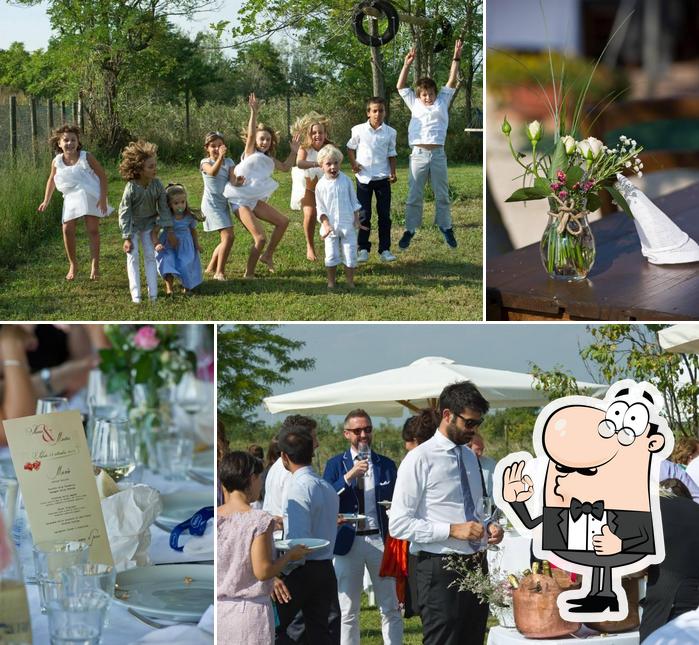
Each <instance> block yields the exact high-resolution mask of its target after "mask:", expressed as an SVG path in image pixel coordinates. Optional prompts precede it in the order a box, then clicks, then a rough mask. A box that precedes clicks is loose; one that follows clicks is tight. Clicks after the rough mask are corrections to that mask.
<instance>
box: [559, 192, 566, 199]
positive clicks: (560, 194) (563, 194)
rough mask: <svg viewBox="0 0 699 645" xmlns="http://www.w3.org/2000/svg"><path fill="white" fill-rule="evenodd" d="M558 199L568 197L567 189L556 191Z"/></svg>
mask: <svg viewBox="0 0 699 645" xmlns="http://www.w3.org/2000/svg"><path fill="white" fill-rule="evenodd" d="M558 197H559V199H568V191H567V190H562V191H561V192H560V193H558Z"/></svg>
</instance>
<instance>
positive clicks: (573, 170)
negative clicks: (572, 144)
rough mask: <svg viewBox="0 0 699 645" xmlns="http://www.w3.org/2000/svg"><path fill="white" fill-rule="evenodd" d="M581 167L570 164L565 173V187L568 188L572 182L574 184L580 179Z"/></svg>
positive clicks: (571, 185)
mask: <svg viewBox="0 0 699 645" xmlns="http://www.w3.org/2000/svg"><path fill="white" fill-rule="evenodd" d="M582 176H583V169H582V168H580V166H571V167H570V168H568V172H567V173H566V187H567V188H568V189H569V190H570V189H571V188H572V187H573V184H576V183H577V182H579V181H580V180H581V179H582Z"/></svg>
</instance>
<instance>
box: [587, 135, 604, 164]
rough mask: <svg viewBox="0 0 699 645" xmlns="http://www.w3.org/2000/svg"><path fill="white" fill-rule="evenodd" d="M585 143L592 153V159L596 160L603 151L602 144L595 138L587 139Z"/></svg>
mask: <svg viewBox="0 0 699 645" xmlns="http://www.w3.org/2000/svg"><path fill="white" fill-rule="evenodd" d="M587 142H588V143H589V144H590V150H591V151H592V158H593V159H597V158H598V157H599V156H600V155H601V154H602V150H603V149H604V143H602V142H601V141H600V140H599V139H595V137H588V138H587Z"/></svg>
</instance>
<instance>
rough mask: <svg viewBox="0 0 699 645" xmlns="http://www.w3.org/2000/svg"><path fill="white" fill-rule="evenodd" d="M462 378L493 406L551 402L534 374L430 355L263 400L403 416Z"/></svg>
mask: <svg viewBox="0 0 699 645" xmlns="http://www.w3.org/2000/svg"><path fill="white" fill-rule="evenodd" d="M457 381H471V382H472V383H473V384H474V385H475V386H476V387H477V388H478V389H479V390H480V392H481V394H483V396H484V397H485V398H486V399H487V400H488V401H489V402H490V405H491V407H493V408H513V407H541V406H544V405H546V403H548V399H547V398H546V396H545V394H544V393H543V392H540V391H537V390H535V389H534V378H533V377H532V376H531V375H530V374H522V373H519V372H510V371H507V370H495V369H488V368H486V367H472V366H469V365H458V364H456V363H455V362H454V361H453V360H451V359H449V358H442V357H438V356H427V357H425V358H420V359H418V360H416V361H414V362H412V363H410V365H406V366H404V367H398V368H395V369H389V370H383V371H381V372H376V373H374V374H367V375H366V376H359V377H357V378H353V379H349V380H347V381H339V382H337V383H328V384H327V385H321V386H319V387H312V388H308V389H305V390H299V391H297V392H287V393H286V394H279V395H277V396H269V397H267V398H266V399H264V404H265V406H267V409H268V410H269V411H270V412H271V413H272V414H276V413H279V412H306V413H316V414H346V413H347V412H349V410H351V409H352V408H363V409H365V410H366V411H367V412H368V413H369V414H372V415H376V416H383V417H400V416H402V415H403V413H404V412H405V409H406V408H407V409H409V410H412V411H416V410H418V409H419V408H427V407H436V402H437V398H438V397H439V395H440V393H441V392H442V390H443V389H444V387H445V386H447V385H449V384H450V383H456V382H457ZM579 385H580V386H581V387H585V388H590V389H591V390H592V394H593V396H596V395H602V394H604V392H605V391H606V390H607V386H606V385H598V384H596V383H583V382H581V383H579Z"/></svg>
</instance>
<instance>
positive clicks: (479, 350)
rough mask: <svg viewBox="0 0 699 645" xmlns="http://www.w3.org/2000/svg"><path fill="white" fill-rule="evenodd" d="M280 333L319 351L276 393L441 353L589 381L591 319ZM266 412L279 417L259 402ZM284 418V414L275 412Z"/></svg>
mask: <svg viewBox="0 0 699 645" xmlns="http://www.w3.org/2000/svg"><path fill="white" fill-rule="evenodd" d="M277 332H278V333H280V334H282V335H283V336H286V337H288V338H292V339H294V340H300V341H303V342H304V343H305V346H304V348H303V349H302V350H301V351H300V352H298V353H297V354H296V356H297V357H307V356H310V357H313V358H315V361H316V363H315V369H313V370H312V371H309V372H303V371H301V372H293V373H291V374H290V377H291V383H290V384H289V385H286V386H278V387H276V388H275V390H274V394H282V393H284V392H293V391H294V390H300V389H304V388H308V387H315V386H317V385H324V384H327V383H333V382H335V381H341V380H345V379H350V378H354V377H357V376H362V375H364V374H371V373H373V372H377V371H380V370H384V369H389V368H394V367H400V366H402V365H407V364H409V363H411V362H413V361H414V360H416V359H418V358H422V357H424V356H442V357H445V358H451V359H453V360H455V361H456V362H457V363H461V364H465V365H473V366H477V367H490V368H494V369H504V370H512V371H515V372H528V371H529V363H530V362H535V363H537V364H538V365H539V366H541V367H543V368H545V369H549V368H552V367H554V365H563V366H564V368H565V369H566V370H567V371H569V372H570V373H572V374H573V375H574V376H576V377H577V378H578V379H580V380H584V381H591V380H593V379H592V378H591V376H590V375H589V374H588V372H587V371H586V369H585V365H584V363H583V361H582V359H581V358H580V352H579V346H580V347H584V346H586V345H587V344H589V342H590V341H591V337H590V335H589V333H587V331H586V325H585V324H575V323H566V324H560V323H553V324H530V325H526V324H511V323H509V324H494V323H490V324H487V325H486V324H483V323H476V324H464V323H459V324H395V323H391V324H376V323H374V324H325V323H323V324H287V325H281V326H280V327H279V328H278V330H277ZM259 412H260V418H262V419H263V420H265V421H270V420H274V419H276V416H272V415H269V414H268V413H267V412H266V411H264V409H263V408H260V411H259ZM277 416H279V417H280V418H281V416H282V415H277Z"/></svg>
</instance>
